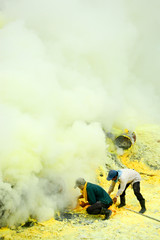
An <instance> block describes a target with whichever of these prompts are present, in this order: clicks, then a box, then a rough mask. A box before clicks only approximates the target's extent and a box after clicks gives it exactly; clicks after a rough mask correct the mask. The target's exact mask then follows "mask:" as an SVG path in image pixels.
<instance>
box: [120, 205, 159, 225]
mask: <svg viewBox="0 0 160 240" xmlns="http://www.w3.org/2000/svg"><path fill="white" fill-rule="evenodd" d="M123 208H124V209H126V210H128V211H131V212H135V213H137V214H139V215H141V216H143V217H147V218H150V219H152V220H155V221H157V222H160V220H159V219H156V218H153V217H150V216H148V215H145V214H142V213H139V212H136V211H134V210H132V209H129V208H126V207H123Z"/></svg>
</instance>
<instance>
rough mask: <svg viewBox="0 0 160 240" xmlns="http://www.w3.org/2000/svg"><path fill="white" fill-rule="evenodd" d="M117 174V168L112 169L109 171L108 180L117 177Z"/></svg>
mask: <svg viewBox="0 0 160 240" xmlns="http://www.w3.org/2000/svg"><path fill="white" fill-rule="evenodd" d="M116 176H117V171H115V170H110V171H109V173H108V177H107V180H108V181H110V180H112V178H114V177H116Z"/></svg>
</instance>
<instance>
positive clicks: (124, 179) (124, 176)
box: [108, 169, 141, 197]
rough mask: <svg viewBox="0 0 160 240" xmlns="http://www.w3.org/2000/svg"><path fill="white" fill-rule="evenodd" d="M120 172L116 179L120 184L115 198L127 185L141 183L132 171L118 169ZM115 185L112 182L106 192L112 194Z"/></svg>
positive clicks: (139, 178)
mask: <svg viewBox="0 0 160 240" xmlns="http://www.w3.org/2000/svg"><path fill="white" fill-rule="evenodd" d="M120 171H121V172H122V173H121V175H120V177H119V179H118V181H119V183H120V189H119V190H118V192H117V194H116V197H119V196H120V195H121V194H122V193H123V191H124V190H125V187H126V185H127V183H131V185H133V184H134V183H135V182H140V181H141V176H140V174H139V173H138V172H136V171H135V170H133V169H120ZM115 185H116V182H115V181H112V183H111V185H110V187H109V190H108V192H110V193H111V192H113V190H114V187H115Z"/></svg>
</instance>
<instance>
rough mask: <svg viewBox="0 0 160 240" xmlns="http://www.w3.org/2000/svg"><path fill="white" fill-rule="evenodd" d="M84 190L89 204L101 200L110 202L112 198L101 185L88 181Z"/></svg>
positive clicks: (106, 202)
mask: <svg viewBox="0 0 160 240" xmlns="http://www.w3.org/2000/svg"><path fill="white" fill-rule="evenodd" d="M86 190H87V198H88V202H89V204H90V205H92V204H94V203H96V202H97V201H101V202H102V203H105V204H110V203H112V199H111V198H110V196H109V195H108V193H107V192H106V191H105V190H104V189H103V188H102V187H101V186H99V185H96V184H92V183H90V182H88V183H87V187H86Z"/></svg>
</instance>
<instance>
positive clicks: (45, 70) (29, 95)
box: [0, 0, 160, 224]
mask: <svg viewBox="0 0 160 240" xmlns="http://www.w3.org/2000/svg"><path fill="white" fill-rule="evenodd" d="M159 9H160V2H159V0H153V1H150V0H141V1H138V0H135V1H132V2H131V1H129V2H128V1H125V0H119V1H117V0H112V1H109V0H85V1H84V0H0V133H1V134H0V170H1V172H0V178H1V183H0V186H1V188H0V191H1V196H0V201H1V206H2V207H1V210H0V215H1V224H5V222H7V224H13V223H18V222H22V221H25V220H26V219H27V218H28V216H30V215H31V216H33V217H36V218H38V220H44V219H47V218H50V217H52V216H53V214H54V210H56V209H57V208H61V207H63V206H68V204H70V203H72V201H73V195H75V190H74V189H73V185H74V182H75V179H76V178H77V177H79V176H82V177H85V178H86V180H87V181H94V179H95V169H96V168H97V167H98V166H99V165H100V164H102V165H103V164H104V163H105V162H107V145H106V142H105V135H104V132H103V130H102V129H103V128H104V129H106V130H107V131H111V129H112V127H118V128H120V129H124V128H129V129H131V130H133V131H134V130H135V128H136V127H137V126H139V125H143V124H158V125H159V124H160V112H159V103H160V81H159V76H160V70H159V69H160V66H159V65H160V44H159V43H160V30H159V26H160V15H159ZM3 209H4V211H3Z"/></svg>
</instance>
